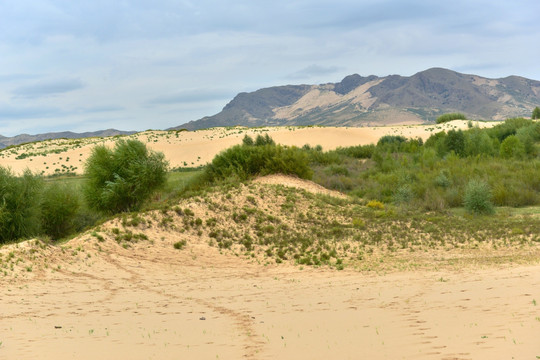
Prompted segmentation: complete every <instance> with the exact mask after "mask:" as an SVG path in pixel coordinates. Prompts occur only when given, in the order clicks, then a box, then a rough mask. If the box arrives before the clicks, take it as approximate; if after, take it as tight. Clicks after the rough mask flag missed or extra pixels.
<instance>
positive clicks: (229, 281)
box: [0, 176, 540, 360]
mask: <svg viewBox="0 0 540 360" xmlns="http://www.w3.org/2000/svg"><path fill="white" fill-rule="evenodd" d="M259 183H262V184H275V183H281V184H283V185H286V186H292V187H302V188H304V189H306V190H309V191H314V192H317V191H319V190H321V191H322V189H320V188H318V187H317V186H316V185H314V184H312V185H310V184H309V183H305V182H304V183H301V181H300V180H295V179H291V178H290V177H280V176H270V177H266V178H264V179H261V180H259ZM330 195H337V196H339V194H334V193H333V194H330ZM114 226H119V223H118V221H116V222H115V221H113V222H111V223H107V224H104V225H102V226H101V229H99V230H98V231H102V232H103V231H105V230H106V229H107V228H109V229H111V228H112V227H114ZM145 233H146V234H147V235H148V238H149V239H148V240H145V241H140V242H138V243H134V244H133V245H132V246H131V247H128V248H124V247H122V246H120V245H119V244H117V243H116V242H115V241H114V240H112V239H111V238H109V237H105V239H104V241H98V240H97V239H96V237H94V236H92V235H91V233H88V234H84V235H82V236H80V237H78V238H76V239H73V240H71V241H70V242H68V243H66V244H64V245H56V246H37V245H36V244H37V243H34V242H33V241H30V242H25V243H21V244H17V245H7V246H4V247H2V248H0V255H1V257H0V259H3V261H4V263H5V262H6V259H7V258H8V257H9V255H8V254H9V253H13V255H12V256H13V258H14V259H19V258H20V261H19V260H18V261H17V265H16V266H15V270H14V271H12V272H8V273H7V275H6V273H5V272H4V276H2V274H1V273H0V286H1V288H2V292H1V294H0V309H2V310H1V311H0V359H441V360H442V359H460V360H464V359H535V358H538V357H540V342H539V341H538V335H539V334H540V304H538V302H540V264H538V263H530V264H528V265H513V266H512V265H492V266H489V267H486V266H481V265H474V263H469V264H468V265H466V266H464V267H454V268H451V269H449V270H439V271H426V270H423V271H415V272H412V271H394V272H391V273H382V274H381V273H379V274H376V273H361V272H358V271H354V270H351V269H347V268H346V269H345V270H344V271H337V270H331V269H328V268H318V269H317V268H311V267H300V266H294V265H290V264H280V265H275V264H272V265H268V264H267V265H264V264H261V263H256V262H254V261H251V262H249V261H248V260H246V259H245V258H242V257H237V256H234V255H232V254H231V253H227V254H222V253H220V251H219V249H218V248H216V247H210V246H209V245H208V243H207V239H204V238H198V237H196V236H191V237H189V239H188V242H187V245H186V247H185V248H184V249H182V250H176V249H174V247H173V244H174V243H175V242H177V241H179V240H182V239H186V235H184V234H182V233H181V232H179V231H170V230H167V229H163V228H160V227H152V228H149V229H147V230H146V231H145ZM434 261H436V260H434Z"/></svg>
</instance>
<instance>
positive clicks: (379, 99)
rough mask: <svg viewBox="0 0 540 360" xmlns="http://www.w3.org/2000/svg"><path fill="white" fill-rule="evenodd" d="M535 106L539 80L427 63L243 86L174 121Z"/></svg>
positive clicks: (415, 117) (405, 115) (285, 121)
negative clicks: (214, 107) (211, 110)
mask: <svg viewBox="0 0 540 360" xmlns="http://www.w3.org/2000/svg"><path fill="white" fill-rule="evenodd" d="M539 105H540V81H535V80H530V79H526V78H523V77H519V76H509V77H505V78H501V79H488V78H484V77H481V76H477V75H468V74H461V73H458V72H455V71H452V70H448V69H442V68H432V69H428V70H425V71H422V72H419V73H417V74H414V75H412V76H409V77H406V76H399V75H390V76H385V77H378V76H374V75H371V76H367V77H363V76H360V75H358V74H354V75H349V76H347V77H345V78H344V79H343V80H342V81H341V82H339V83H329V84H322V85H286V86H276V87H270V88H265V89H260V90H257V91H254V92H250V93H240V94H238V95H237V96H236V97H235V98H234V99H233V100H232V101H231V102H229V103H228V104H227V105H226V106H225V107H224V108H223V110H222V111H221V112H220V113H218V114H216V115H213V116H207V117H204V118H202V119H199V120H196V121H191V122H189V123H186V124H183V125H180V126H177V127H174V128H171V129H182V128H184V129H188V130H196V129H203V128H209V127H215V126H234V125H242V126H250V127H254V126H271V125H327V126H364V125H383V124H391V123H404V122H433V121H435V119H436V118H437V116H439V115H441V114H443V113H448V112H461V113H464V114H466V115H467V116H468V117H469V118H470V119H483V120H504V119H506V118H509V117H516V116H530V115H531V113H532V110H533V109H534V108H535V107H536V106H539Z"/></svg>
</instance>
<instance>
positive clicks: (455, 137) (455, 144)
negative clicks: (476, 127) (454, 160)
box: [444, 130, 465, 156]
mask: <svg viewBox="0 0 540 360" xmlns="http://www.w3.org/2000/svg"><path fill="white" fill-rule="evenodd" d="M444 140H445V146H446V150H447V151H449V152H450V151H453V152H455V153H456V155H458V156H463V155H465V135H464V134H463V131H461V130H458V131H456V130H450V131H449V132H448V134H447V136H446V138H445V139H444Z"/></svg>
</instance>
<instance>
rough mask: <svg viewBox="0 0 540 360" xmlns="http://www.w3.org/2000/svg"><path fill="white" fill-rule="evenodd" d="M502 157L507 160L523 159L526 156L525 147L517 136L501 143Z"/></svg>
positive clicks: (512, 136)
mask: <svg viewBox="0 0 540 360" xmlns="http://www.w3.org/2000/svg"><path fill="white" fill-rule="evenodd" d="M500 155H501V157H503V158H505V159H509V158H512V157H513V158H522V157H523V156H524V155H525V146H524V145H523V143H522V142H521V140H519V138H518V137H517V136H515V135H510V136H508V137H507V138H506V139H504V141H503V142H502V143H501V148H500Z"/></svg>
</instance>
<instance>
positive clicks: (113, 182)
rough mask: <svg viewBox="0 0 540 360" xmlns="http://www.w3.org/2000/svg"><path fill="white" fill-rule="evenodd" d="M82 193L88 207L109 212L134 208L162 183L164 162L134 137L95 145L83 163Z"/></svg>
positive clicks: (165, 170)
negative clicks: (108, 144) (106, 144)
mask: <svg viewBox="0 0 540 360" xmlns="http://www.w3.org/2000/svg"><path fill="white" fill-rule="evenodd" d="M85 176H86V177H87V182H86V185H85V187H84V195H85V199H86V201H87V203H88V204H89V206H90V207H91V208H94V209H97V210H100V211H103V212H110V213H118V212H122V211H132V210H137V209H138V208H140V206H141V205H142V204H143V202H144V201H146V200H147V199H148V198H149V197H150V195H151V194H152V193H153V192H154V191H155V190H157V189H158V188H160V187H161V186H163V185H164V184H165V181H166V176H167V162H166V161H165V159H164V155H163V154H162V153H157V152H153V151H150V150H148V149H147V148H146V145H144V144H143V143H141V142H140V141H137V140H119V141H118V142H117V143H116V145H115V147H114V149H113V150H111V149H108V148H107V147H105V146H102V145H101V146H96V147H95V148H94V149H93V150H92V155H91V156H90V158H89V159H88V160H87V162H86V169H85Z"/></svg>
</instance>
